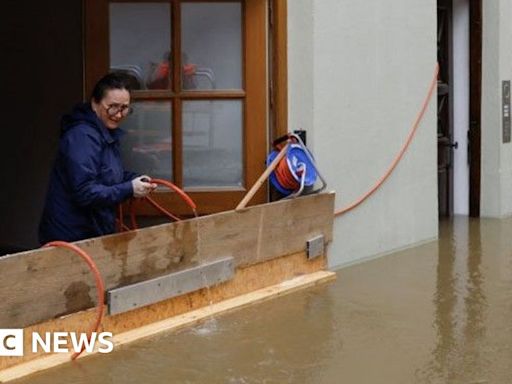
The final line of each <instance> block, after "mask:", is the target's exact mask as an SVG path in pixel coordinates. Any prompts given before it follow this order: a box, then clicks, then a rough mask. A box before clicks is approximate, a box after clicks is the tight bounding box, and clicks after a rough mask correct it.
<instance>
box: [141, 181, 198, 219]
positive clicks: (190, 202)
mask: <svg viewBox="0 0 512 384" xmlns="http://www.w3.org/2000/svg"><path fill="white" fill-rule="evenodd" d="M150 183H154V184H160V185H165V186H166V187H167V188H170V189H172V190H173V191H174V192H176V193H178V195H180V196H181V198H182V199H183V200H184V201H185V203H187V205H188V206H189V207H190V208H192V211H193V212H194V216H196V217H197V206H196V203H194V201H193V200H192V199H191V198H190V197H189V196H188V195H187V194H186V193H185V192H184V191H183V190H182V189H180V188H178V187H177V186H176V185H174V184H173V183H171V182H170V181H167V180H163V179H151V180H150Z"/></svg>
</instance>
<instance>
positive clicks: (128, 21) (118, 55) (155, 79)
mask: <svg viewBox="0 0 512 384" xmlns="http://www.w3.org/2000/svg"><path fill="white" fill-rule="evenodd" d="M170 49H171V10H170V5H169V4H168V3H110V70H111V71H122V72H125V73H127V74H128V75H130V76H131V77H132V78H133V82H134V85H135V87H134V88H135V89H147V88H149V89H167V88H170V87H171V81H170V75H171V73H172V70H171V62H170V53H171V51H170Z"/></svg>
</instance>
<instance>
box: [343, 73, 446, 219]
mask: <svg viewBox="0 0 512 384" xmlns="http://www.w3.org/2000/svg"><path fill="white" fill-rule="evenodd" d="M438 73H439V64H436V67H435V70H434V77H433V78H432V82H431V83H430V87H429V90H428V93H427V96H426V97H425V100H423V105H422V107H421V109H420V111H419V112H418V114H417V115H416V119H415V120H414V123H413V125H412V128H411V131H410V132H409V135H408V136H407V139H406V140H405V143H404V145H403V146H402V148H401V149H400V151H399V152H398V154H397V155H396V157H395V159H394V160H393V162H392V163H391V165H390V166H389V168H388V169H387V170H386V172H385V173H384V175H382V177H381V178H380V179H379V180H378V181H377V182H376V183H375V185H374V186H373V187H372V188H370V190H369V191H367V192H366V193H365V194H364V195H362V196H361V197H360V198H359V199H357V200H356V201H354V202H353V203H351V204H349V205H347V206H346V207H344V208H341V209H339V210H338V211H335V212H334V216H335V217H336V216H340V215H342V214H344V213H346V212H348V211H350V210H352V209H354V208H355V207H357V206H358V205H360V204H361V203H362V202H363V201H365V200H366V199H367V198H368V197H370V196H371V195H372V194H373V193H374V192H375V191H376V190H377V189H378V188H379V187H380V186H381V185H382V184H383V183H384V181H386V179H387V178H388V177H389V175H390V174H391V173H392V172H393V170H394V169H395V167H396V166H397V164H398V163H399V162H400V160H401V159H402V157H403V155H404V153H405V151H406V150H407V148H408V147H409V144H411V141H412V139H413V138H414V134H415V133H416V130H417V129H418V126H419V124H420V121H421V120H422V119H423V116H424V115H425V111H426V110H427V107H428V104H429V102H430V99H431V98H432V94H433V92H434V89H435V87H436V85H437V75H438Z"/></svg>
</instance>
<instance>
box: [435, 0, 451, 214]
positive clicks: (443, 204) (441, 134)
mask: <svg viewBox="0 0 512 384" xmlns="http://www.w3.org/2000/svg"><path fill="white" fill-rule="evenodd" d="M437 9H438V21H437V24H438V25H437V34H438V35H437V38H438V41H437V44H438V55H437V59H438V62H439V65H440V68H439V76H438V88H437V96H438V106H437V115H438V120H437V122H438V131H437V133H438V134H437V152H438V157H437V166H438V202H439V204H438V209H439V211H438V213H439V217H450V216H452V215H453V190H454V188H453V182H454V180H453V160H454V153H453V152H454V149H455V144H454V142H453V138H454V132H453V128H454V124H453V33H452V29H453V25H452V20H453V16H452V11H453V10H452V0H437Z"/></svg>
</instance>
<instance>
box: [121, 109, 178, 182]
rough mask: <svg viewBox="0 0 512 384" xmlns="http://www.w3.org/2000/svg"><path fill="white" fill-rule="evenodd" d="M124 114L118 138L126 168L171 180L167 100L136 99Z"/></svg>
mask: <svg viewBox="0 0 512 384" xmlns="http://www.w3.org/2000/svg"><path fill="white" fill-rule="evenodd" d="M133 106H134V109H135V111H134V112H133V114H131V115H130V116H128V117H127V118H126V121H124V122H123V124H122V128H123V130H124V131H126V135H125V136H123V138H122V139H121V148H122V154H123V163H124V166H125V168H126V169H129V170H130V171H134V172H139V173H141V174H147V175H149V176H151V177H154V178H161V179H166V180H172V150H171V148H172V140H171V129H170V126H171V124H172V110H171V104H170V103H169V102H154V101H140V102H135V103H133Z"/></svg>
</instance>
